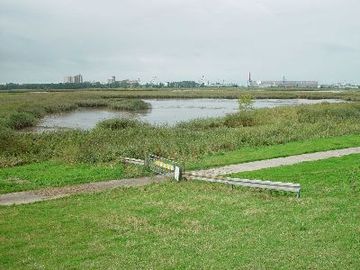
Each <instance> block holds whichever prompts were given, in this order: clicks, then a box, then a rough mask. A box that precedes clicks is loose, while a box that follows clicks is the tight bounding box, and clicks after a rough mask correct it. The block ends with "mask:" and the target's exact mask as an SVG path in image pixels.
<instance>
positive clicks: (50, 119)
mask: <svg viewBox="0 0 360 270" xmlns="http://www.w3.org/2000/svg"><path fill="white" fill-rule="evenodd" d="M144 101H145V102H148V103H150V104H151V110H149V111H146V112H141V113H140V112H119V111H108V110H105V109H79V110H77V111H75V112H70V113H61V114H56V115H49V116H46V117H45V118H44V119H43V120H42V121H41V122H40V123H39V125H38V126H37V127H36V129H35V130H36V131H44V130H54V129H64V128H65V129H68V128H78V129H91V128H93V127H95V126H96V124H97V123H98V122H100V121H103V120H106V119H111V118H127V119H138V120H141V121H145V122H149V123H151V124H169V125H174V124H176V123H177V122H180V121H188V120H192V119H196V118H208V117H218V116H224V115H226V114H228V113H233V112H236V111H237V109H238V103H237V100H234V99H159V100H155V99H149V100H144ZM320 102H331V103H334V102H342V101H341V100H334V99H323V100H308V99H263V100H256V101H255V103H254V107H255V108H272V107H277V106H285V105H299V104H315V103H320Z"/></svg>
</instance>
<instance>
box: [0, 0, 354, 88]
mask: <svg viewBox="0 0 360 270" xmlns="http://www.w3.org/2000/svg"><path fill="white" fill-rule="evenodd" d="M249 71H251V72H252V74H253V79H254V80H267V79H281V78H282V76H283V75H284V76H286V78H287V79H288V80H319V81H320V82H346V81H347V82H353V83H360V1H359V0H301V1H300V0H152V1H149V0H117V1H115V0H101V1H95V0H72V1H70V0H61V1H59V0H56V1H55V0H0V83H6V82H61V81H62V80H63V77H64V76H66V75H75V74H77V73H81V74H82V75H83V77H84V79H85V80H89V81H94V80H96V81H98V80H99V81H105V80H106V79H107V78H109V77H110V76H112V75H115V76H116V78H117V79H126V78H129V79H137V78H141V80H142V82H146V81H149V80H151V79H152V77H153V76H157V77H158V80H159V81H175V80H196V81H197V80H199V79H200V78H201V76H203V75H204V76H205V78H206V80H210V81H216V80H219V81H220V80H221V81H222V80H225V81H228V82H229V81H233V82H240V83H241V82H242V83H244V82H245V81H246V79H247V73H248V72H249Z"/></svg>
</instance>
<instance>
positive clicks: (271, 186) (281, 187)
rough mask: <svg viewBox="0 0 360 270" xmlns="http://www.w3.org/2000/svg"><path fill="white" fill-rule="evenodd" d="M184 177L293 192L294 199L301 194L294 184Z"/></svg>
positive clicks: (190, 175) (228, 178)
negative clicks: (294, 194)
mask: <svg viewBox="0 0 360 270" xmlns="http://www.w3.org/2000/svg"><path fill="white" fill-rule="evenodd" d="M186 177H187V178H188V179H191V180H200V181H206V182H212V183H222V184H229V185H233V186H243V187H252V188H261V189H271V190H280V191H287V192H294V193H296V197H298V198H299V197H300V192H301V186H300V184H296V183H283V182H273V181H263V180H250V179H239V178H230V177H210V176H201V175H192V174H186Z"/></svg>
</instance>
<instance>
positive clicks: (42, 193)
mask: <svg viewBox="0 0 360 270" xmlns="http://www.w3.org/2000/svg"><path fill="white" fill-rule="evenodd" d="M359 153H360V147H353V148H346V149H341V150H331V151H325V152H317V153H311V154H303V155H297V156H290V157H284V158H273V159H268V160H261V161H254V162H248V163H242V164H234V165H229V166H224V167H219V168H214V169H208V170H200V171H192V172H188V173H189V174H192V175H195V176H196V175H199V176H200V175H205V176H218V175H224V174H230V173H236V172H245V171H255V170H259V169H264V168H272V167H279V166H284V165H292V164H296V163H300V162H304V161H314V160H320V159H327V158H332V157H341V156H346V155H350V154H359ZM166 179H168V177H166V176H155V177H142V178H136V179H122V180H112V181H105V182H96V183H88V184H81V185H74V186H66V187H60V188H48V189H42V190H34V191H23V192H15V193H8V194H2V195H0V205H13V204H27V203H33V202H38V201H45V200H52V199H57V198H63V197H67V196H70V195H73V194H79V193H89V192H99V191H104V190H108V189H113V188H117V187H134V186H144V185H148V184H151V183H159V182H163V181H166Z"/></svg>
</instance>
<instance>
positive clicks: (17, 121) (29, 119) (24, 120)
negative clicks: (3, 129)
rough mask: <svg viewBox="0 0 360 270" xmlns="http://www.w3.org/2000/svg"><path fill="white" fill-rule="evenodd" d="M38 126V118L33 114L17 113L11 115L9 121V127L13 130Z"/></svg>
mask: <svg viewBox="0 0 360 270" xmlns="http://www.w3.org/2000/svg"><path fill="white" fill-rule="evenodd" d="M35 124H36V118H35V116H34V115H33V114H30V113H26V112H16V113H14V114H11V115H10V117H9V119H8V123H7V125H8V127H10V128H12V129H22V128H26V127H32V126H34V125H35Z"/></svg>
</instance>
